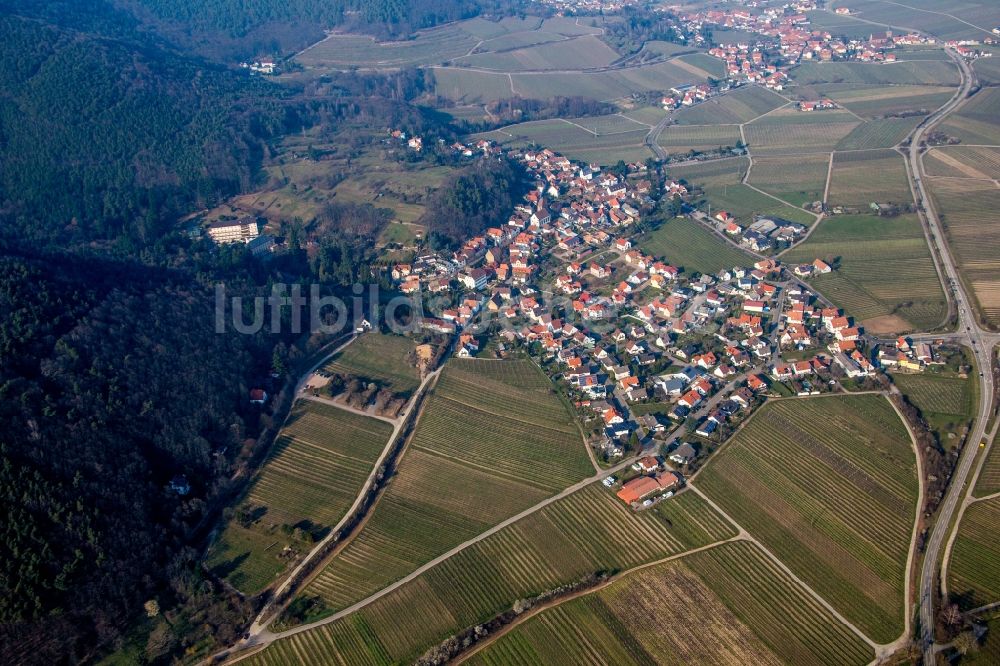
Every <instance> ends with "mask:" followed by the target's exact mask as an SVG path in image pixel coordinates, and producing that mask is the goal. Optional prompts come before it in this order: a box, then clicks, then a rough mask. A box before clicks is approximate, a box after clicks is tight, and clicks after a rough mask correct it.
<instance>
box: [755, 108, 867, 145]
mask: <svg viewBox="0 0 1000 666" xmlns="http://www.w3.org/2000/svg"><path fill="white" fill-rule="evenodd" d="M858 125H859V121H858V119H857V118H856V117H854V116H852V115H851V114H849V113H847V112H846V111H840V110H836V109H834V110H828V111H812V112H805V111H799V110H797V109H781V110H780V111H775V112H774V113H772V114H771V115H768V116H765V117H763V118H761V119H760V120H757V121H755V122H752V123H750V124H748V125H746V126H745V127H744V128H743V130H744V133H745V134H746V137H747V144H748V145H749V146H750V151H751V152H752V153H753V154H754V156H757V155H764V154H768V153H770V154H788V155H793V154H796V153H820V152H826V153H829V152H830V151H831V150H833V149H834V148H835V147H836V145H837V144H838V143H839V142H840V141H841V139H843V138H844V137H846V136H847V135H849V134H850V133H851V131H852V130H854V128H856V127H857V126H858Z"/></svg>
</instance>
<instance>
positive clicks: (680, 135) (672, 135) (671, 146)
mask: <svg viewBox="0 0 1000 666" xmlns="http://www.w3.org/2000/svg"><path fill="white" fill-rule="evenodd" d="M739 141H740V128H739V127H737V126H736V125H672V126H670V127H667V128H666V129H664V130H663V131H662V132H661V133H660V136H659V139H658V140H657V142H658V143H659V144H660V146H661V147H662V148H664V149H666V151H667V152H668V153H670V154H677V153H686V152H689V151H692V150H694V151H698V152H703V151H708V150H715V149H717V148H726V147H730V146H735V145H736V144H737V143H738V142H739Z"/></svg>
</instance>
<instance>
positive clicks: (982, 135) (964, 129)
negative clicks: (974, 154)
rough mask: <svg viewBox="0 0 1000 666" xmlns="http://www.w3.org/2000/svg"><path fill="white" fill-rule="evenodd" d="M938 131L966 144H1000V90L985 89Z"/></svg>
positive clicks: (947, 120) (949, 118) (950, 117)
mask: <svg viewBox="0 0 1000 666" xmlns="http://www.w3.org/2000/svg"><path fill="white" fill-rule="evenodd" d="M938 129H939V130H940V131H941V132H943V133H945V134H947V135H949V136H953V137H956V138H958V139H960V140H961V141H962V143H965V144H974V145H975V144H985V145H997V144H1000V89H997V88H983V89H982V90H980V91H979V92H978V93H976V95H975V96H974V97H973V98H972V99H970V100H969V101H968V102H966V103H965V106H962V107H961V108H959V110H958V111H957V112H956V113H953V114H951V115H949V116H948V117H947V119H946V120H945V121H944V122H943V123H942V124H941V126H940V127H939V128H938Z"/></svg>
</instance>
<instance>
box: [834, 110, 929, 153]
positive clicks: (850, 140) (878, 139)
mask: <svg viewBox="0 0 1000 666" xmlns="http://www.w3.org/2000/svg"><path fill="white" fill-rule="evenodd" d="M920 120H921V118H920V116H913V117H910V118H884V119H882V120H869V121H868V122H865V123H861V124H860V125H858V126H857V127H855V128H854V129H853V130H851V133H850V134H848V135H847V136H845V137H844V138H843V139H841V140H840V141H839V142H838V143H837V150H868V149H870V148H892V147H893V146H896V145H898V144H899V143H900V142H901V141H903V139H905V138H906V137H907V136H908V135H909V134H910V132H912V131H913V128H914V127H916V126H917V124H918V123H919V122H920Z"/></svg>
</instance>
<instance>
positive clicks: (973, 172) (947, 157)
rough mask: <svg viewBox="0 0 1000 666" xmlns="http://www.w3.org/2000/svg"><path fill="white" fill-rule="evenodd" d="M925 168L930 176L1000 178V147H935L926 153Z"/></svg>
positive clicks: (980, 178) (979, 178)
mask: <svg viewBox="0 0 1000 666" xmlns="http://www.w3.org/2000/svg"><path fill="white" fill-rule="evenodd" d="M924 168H925V170H926V171H927V175H928V176H943V177H948V178H974V179H976V180H991V179H994V178H1000V149H997V148H987V147H985V146H944V147H939V148H934V149H933V150H931V151H929V152H928V153H927V154H926V155H924Z"/></svg>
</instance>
